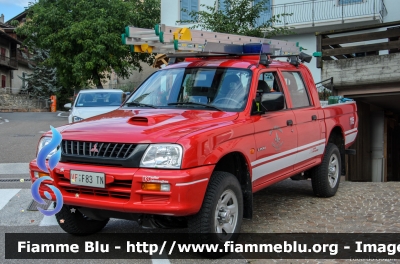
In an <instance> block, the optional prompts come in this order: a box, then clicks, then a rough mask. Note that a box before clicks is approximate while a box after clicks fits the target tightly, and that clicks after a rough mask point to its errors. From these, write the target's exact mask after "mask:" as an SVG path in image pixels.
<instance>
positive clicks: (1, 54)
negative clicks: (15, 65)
mask: <svg viewBox="0 0 400 264" xmlns="http://www.w3.org/2000/svg"><path fill="white" fill-rule="evenodd" d="M5 59H6V49H5V48H0V60H5Z"/></svg>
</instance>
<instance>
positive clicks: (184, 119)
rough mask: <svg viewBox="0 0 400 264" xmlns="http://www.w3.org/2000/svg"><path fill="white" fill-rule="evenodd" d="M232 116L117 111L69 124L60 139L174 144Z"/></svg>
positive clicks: (233, 116) (200, 112) (234, 115)
mask: <svg viewBox="0 0 400 264" xmlns="http://www.w3.org/2000/svg"><path fill="white" fill-rule="evenodd" d="M237 117H238V113H235V112H223V111H205V110H187V109H147V108H146V109H140V110H138V109H129V110H127V109H124V110H122V109H118V110H115V111H113V112H110V113H106V114H103V115H100V116H95V117H92V118H89V119H86V120H83V121H81V122H77V123H74V124H71V125H69V126H67V127H65V128H63V130H62V136H63V139H67V140H80V141H97V142H120V143H162V142H170V143H173V142H176V141H177V140H178V139H179V138H181V137H183V136H185V135H188V134H190V133H192V132H195V131H197V130H200V129H204V128H208V127H212V126H215V125H216V124H221V123H222V122H229V121H233V120H235V119H236V118H237Z"/></svg>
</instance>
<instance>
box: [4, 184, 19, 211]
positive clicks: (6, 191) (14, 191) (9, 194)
mask: <svg viewBox="0 0 400 264" xmlns="http://www.w3.org/2000/svg"><path fill="white" fill-rule="evenodd" d="M20 190H21V189H0V197H1V199H0V210H1V209H3V207H4V206H6V204H7V203H8V202H9V201H10V200H11V198H13V197H14V195H16V194H17V193H18V192H19V191H20Z"/></svg>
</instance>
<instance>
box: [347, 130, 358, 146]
mask: <svg viewBox="0 0 400 264" xmlns="http://www.w3.org/2000/svg"><path fill="white" fill-rule="evenodd" d="M356 137H357V132H355V133H353V134H350V135H346V137H345V141H344V142H345V143H344V144H345V145H347V144H348V143H351V142H353V141H354V140H356Z"/></svg>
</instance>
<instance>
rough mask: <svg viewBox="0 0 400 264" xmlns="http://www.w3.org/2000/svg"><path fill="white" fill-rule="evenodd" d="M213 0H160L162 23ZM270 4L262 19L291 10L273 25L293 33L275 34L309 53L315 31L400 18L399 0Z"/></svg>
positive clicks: (285, 0) (281, 1) (314, 71)
mask: <svg viewBox="0 0 400 264" xmlns="http://www.w3.org/2000/svg"><path fill="white" fill-rule="evenodd" d="M257 1H258V0H255V2H257ZM214 3H215V0H161V23H162V24H165V25H167V26H181V25H180V24H179V23H178V22H177V21H179V20H185V19H188V18H189V16H188V14H187V13H186V12H183V11H182V10H181V9H182V8H185V9H186V10H188V11H197V10H206V9H205V8H204V7H203V6H201V5H203V4H204V5H208V6H212V5H214ZM220 6H221V7H220V8H225V7H224V6H222V5H220ZM267 7H268V8H269V11H266V12H264V14H262V16H261V17H260V19H259V20H260V22H262V21H265V20H269V19H270V18H271V16H272V15H280V14H291V15H290V16H284V17H283V18H282V19H281V21H280V22H277V23H275V24H274V26H278V27H279V26H288V27H293V29H292V31H293V33H294V34H291V35H285V36H277V37H274V38H276V39H282V40H287V41H292V42H299V45H300V46H301V47H303V48H304V49H305V51H304V52H306V53H309V54H312V53H314V52H315V51H316V38H315V32H321V31H328V30H335V29H341V28H349V27H357V26H361V25H370V24H378V23H384V22H391V21H396V20H400V13H398V12H396V10H397V8H398V1H397V0H308V1H296V0H270V1H269V2H268V3H267ZM188 26H190V25H188ZM308 66H309V68H310V70H311V72H312V74H313V76H314V80H315V82H319V81H321V71H320V69H318V68H317V66H316V63H315V61H314V62H312V63H311V64H310V65H308Z"/></svg>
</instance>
